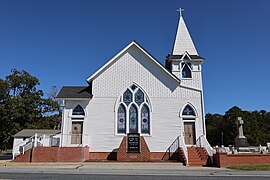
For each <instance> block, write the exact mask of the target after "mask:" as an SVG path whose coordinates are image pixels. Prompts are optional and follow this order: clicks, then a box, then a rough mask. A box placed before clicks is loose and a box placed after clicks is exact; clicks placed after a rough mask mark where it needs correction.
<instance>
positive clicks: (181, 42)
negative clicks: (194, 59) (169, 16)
mask: <svg viewBox="0 0 270 180" xmlns="http://www.w3.org/2000/svg"><path fill="white" fill-rule="evenodd" d="M177 11H178V12H179V13H180V17H179V24H178V28H177V32H176V36H175V40H174V46H173V51H172V55H183V54H184V53H185V52H188V54H190V55H198V53H197V50H196V48H195V46H194V44H193V41H192V39H191V36H190V34H189V32H188V29H187V26H186V24H185V21H184V18H183V16H182V15H183V11H184V9H183V8H179V9H177Z"/></svg>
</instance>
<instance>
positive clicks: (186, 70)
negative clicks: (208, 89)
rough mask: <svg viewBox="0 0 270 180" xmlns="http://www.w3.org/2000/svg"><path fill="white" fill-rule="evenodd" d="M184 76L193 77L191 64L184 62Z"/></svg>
mask: <svg viewBox="0 0 270 180" xmlns="http://www.w3.org/2000/svg"><path fill="white" fill-rule="evenodd" d="M182 78H191V64H190V63H182Z"/></svg>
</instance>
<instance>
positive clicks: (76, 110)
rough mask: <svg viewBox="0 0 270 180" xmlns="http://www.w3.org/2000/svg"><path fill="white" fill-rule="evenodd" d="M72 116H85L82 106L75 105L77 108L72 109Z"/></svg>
mask: <svg viewBox="0 0 270 180" xmlns="http://www.w3.org/2000/svg"><path fill="white" fill-rule="evenodd" d="M72 115H75V116H85V113H84V110H83V108H82V106H80V105H77V106H76V107H75V108H74V109H73V111H72Z"/></svg>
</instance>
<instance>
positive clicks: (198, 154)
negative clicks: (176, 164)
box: [180, 147, 208, 166]
mask: <svg viewBox="0 0 270 180" xmlns="http://www.w3.org/2000/svg"><path fill="white" fill-rule="evenodd" d="M187 150H188V162H189V166H206V165H207V162H208V154H207V151H206V150H205V149H204V148H201V147H188V148H187ZM180 155H181V156H182V160H183V161H184V164H185V165H186V158H185V156H184V152H183V151H182V150H180Z"/></svg>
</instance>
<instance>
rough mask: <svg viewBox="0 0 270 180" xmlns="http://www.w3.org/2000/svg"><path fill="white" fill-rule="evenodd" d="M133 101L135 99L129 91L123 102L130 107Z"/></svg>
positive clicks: (126, 92) (125, 93) (125, 94)
mask: <svg viewBox="0 0 270 180" xmlns="http://www.w3.org/2000/svg"><path fill="white" fill-rule="evenodd" d="M132 99H133V97H132V92H131V91H130V90H129V89H127V90H126V91H125V92H124V95H123V101H124V103H125V104H126V105H127V106H128V105H129V104H130V103H131V102H132Z"/></svg>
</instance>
